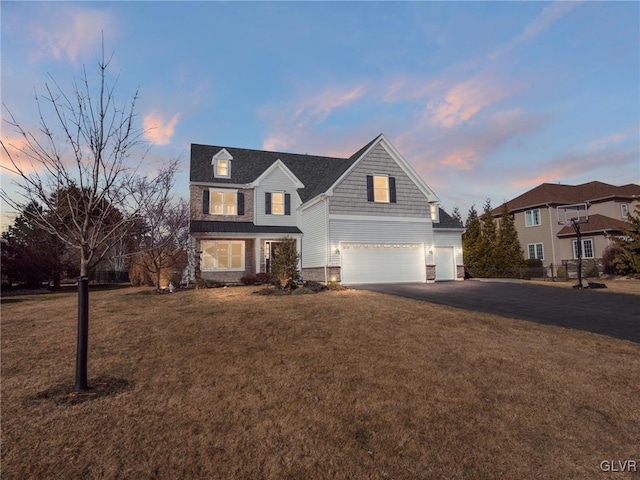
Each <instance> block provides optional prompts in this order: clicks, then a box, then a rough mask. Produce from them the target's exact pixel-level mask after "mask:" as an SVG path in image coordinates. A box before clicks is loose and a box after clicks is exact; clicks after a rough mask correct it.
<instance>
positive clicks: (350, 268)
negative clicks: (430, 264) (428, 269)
mask: <svg viewBox="0 0 640 480" xmlns="http://www.w3.org/2000/svg"><path fill="white" fill-rule="evenodd" d="M340 251H341V254H340V258H341V262H342V269H341V270H340V274H341V277H342V283H345V284H350V283H399V282H424V281H425V279H426V273H425V263H424V247H423V245H421V244H413V243H412V244H399V245H398V244H395V245H394V244H377V243H342V244H341V248H340Z"/></svg>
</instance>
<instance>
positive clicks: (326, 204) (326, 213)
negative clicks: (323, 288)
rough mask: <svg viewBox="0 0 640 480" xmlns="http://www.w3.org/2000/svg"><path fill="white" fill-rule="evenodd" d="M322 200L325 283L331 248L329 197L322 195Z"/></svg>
mask: <svg viewBox="0 0 640 480" xmlns="http://www.w3.org/2000/svg"><path fill="white" fill-rule="evenodd" d="M322 201H323V202H324V231H325V232H326V234H327V241H326V248H325V250H324V283H325V285H328V284H329V276H328V273H327V266H328V265H329V259H330V254H329V249H330V248H331V246H330V243H331V234H330V232H329V199H328V198H327V196H326V195H323V196H322Z"/></svg>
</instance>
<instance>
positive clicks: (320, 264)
mask: <svg viewBox="0 0 640 480" xmlns="http://www.w3.org/2000/svg"><path fill="white" fill-rule="evenodd" d="M190 205H191V222H190V231H191V238H192V245H193V248H194V250H195V252H196V253H197V255H196V256H195V257H196V262H197V264H198V267H199V268H197V269H196V271H197V275H199V276H200V277H201V278H203V279H208V280H213V281H219V282H227V283H237V282H239V281H240V279H241V278H242V277H243V276H245V275H247V274H257V273H260V272H268V271H269V269H270V260H271V258H273V255H274V254H275V248H276V246H277V243H278V241H280V240H281V239H282V238H283V237H287V236H288V237H291V238H293V239H295V240H296V244H297V247H298V252H299V253H300V256H301V260H300V270H301V273H302V276H303V278H304V279H305V280H315V281H321V282H330V281H337V282H342V283H344V284H355V283H382V282H429V281H436V280H456V279H462V278H463V275H464V268H463V266H462V241H461V235H462V231H463V227H462V225H461V224H459V223H458V222H456V221H455V220H453V219H452V218H451V217H450V216H449V215H447V213H446V212H445V211H444V210H442V208H440V200H439V199H438V197H437V196H436V194H435V193H434V192H433V190H432V189H431V188H430V187H429V186H428V185H427V184H426V183H425V181H424V180H423V179H422V178H421V177H420V176H419V175H418V174H417V173H416V172H415V170H414V169H413V168H412V167H411V166H410V165H409V163H407V161H406V160H405V159H404V158H403V157H402V156H401V155H400V153H399V152H398V151H397V150H396V149H395V148H394V147H393V145H392V144H391V143H390V142H389V141H388V140H387V138H386V137H385V136H384V135H382V134H381V135H379V136H378V137H376V138H375V139H374V140H372V141H371V142H369V143H368V144H367V145H365V146H364V147H363V148H361V149H360V150H359V151H357V152H356V153H354V154H353V155H352V156H350V157H349V158H334V157H322V156H314V155H306V154H304V155H302V154H294V153H280V152H267V151H260V150H249V149H243V148H232V147H222V146H212V145H195V144H194V145H192V146H191V172H190Z"/></svg>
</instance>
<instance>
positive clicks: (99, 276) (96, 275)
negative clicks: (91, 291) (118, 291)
mask: <svg viewBox="0 0 640 480" xmlns="http://www.w3.org/2000/svg"><path fill="white" fill-rule="evenodd" d="M87 277H89V283H91V284H92V285H110V284H113V283H129V272H128V271H117V270H93V271H91V272H89V274H88V275H87Z"/></svg>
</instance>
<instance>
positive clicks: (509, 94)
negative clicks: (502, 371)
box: [0, 1, 640, 215]
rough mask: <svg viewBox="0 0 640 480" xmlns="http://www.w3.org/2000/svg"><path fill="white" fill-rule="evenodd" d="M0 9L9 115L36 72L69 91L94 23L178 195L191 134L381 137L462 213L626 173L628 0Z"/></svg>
mask: <svg viewBox="0 0 640 480" xmlns="http://www.w3.org/2000/svg"><path fill="white" fill-rule="evenodd" d="M0 8H1V13H2V33H1V35H2V46H1V49H2V50H1V54H2V71H1V73H2V78H1V80H2V91H1V93H2V102H3V103H4V104H6V106H7V107H8V108H9V109H10V110H11V111H12V112H13V114H14V115H15V116H16V118H17V119H18V120H19V121H21V122H22V123H23V124H25V125H27V126H35V125H36V124H37V117H36V114H37V110H36V108H35V103H34V101H33V96H34V89H36V90H37V91H38V92H42V91H43V84H44V82H45V81H46V80H47V75H48V74H51V75H52V76H53V77H54V78H55V79H56V80H57V81H58V82H59V83H60V84H61V85H62V86H63V88H67V87H68V86H69V85H70V83H71V80H72V78H73V77H74V76H78V75H79V74H80V73H81V72H82V68H83V65H86V67H87V68H88V70H89V71H90V72H92V71H95V68H94V67H95V64H96V60H97V58H98V56H99V51H100V42H101V32H104V37H105V44H106V48H107V50H108V51H111V52H113V54H114V57H113V63H112V67H113V71H114V72H115V73H117V74H119V76H120V78H119V83H118V90H117V92H118V96H119V98H121V99H122V100H123V101H124V100H126V99H128V98H129V97H131V95H132V94H133V93H134V92H135V90H136V89H137V88H138V87H139V88H140V94H141V98H140V101H139V103H138V104H137V113H138V120H139V126H140V127H141V128H145V129H147V133H146V139H147V140H148V141H149V142H151V143H152V144H153V147H152V149H151V153H150V155H149V157H148V158H147V160H146V161H147V162H150V163H155V162H159V161H162V160H164V159H170V158H174V157H178V158H180V159H181V160H182V164H181V165H182V170H181V172H180V174H179V177H178V179H177V180H178V183H177V187H176V189H177V192H178V193H180V194H182V195H184V196H185V197H186V196H187V192H188V163H189V146H190V144H191V143H204V144H215V145H226V146H234V147H244V148H255V149H266V150H276V151H287V152H298V153H310V154H315V155H330V156H349V155H351V154H352V153H354V152H355V151H357V150H358V149H359V148H360V147H361V146H363V145H364V144H366V143H367V142H369V141H370V140H371V139H373V138H374V137H375V136H377V135H378V134H379V133H384V134H385V135H386V136H387V138H388V139H389V140H390V141H391V142H392V143H393V144H394V145H395V146H396V148H397V149H398V150H399V151H400V153H401V154H402V155H403V156H404V157H405V159H406V160H407V161H408V162H409V163H410V164H411V165H412V166H413V168H414V169H415V170H416V171H417V172H418V173H419V174H420V175H421V176H422V177H423V178H424V179H425V181H426V182H427V184H428V185H429V186H430V187H431V188H433V189H434V190H435V191H436V193H437V194H438V196H439V197H440V198H441V199H442V201H443V206H444V207H445V209H447V210H448V211H451V210H452V209H453V207H454V206H458V207H459V208H460V210H461V211H462V213H463V215H466V212H467V211H468V209H469V207H470V206H471V205H472V204H475V205H476V207H477V208H478V209H480V208H481V207H482V204H483V203H484V200H485V199H486V198H487V197H489V198H491V199H492V203H493V205H494V206H497V205H499V204H500V203H501V202H502V201H503V200H505V199H509V198H512V197H514V196H517V195H519V194H521V193H523V192H525V191H527V190H529V189H530V188H533V187H535V186H536V185H539V184H540V183H542V182H560V183H567V184H577V183H583V182H588V181H592V180H600V181H604V182H608V183H612V184H626V183H639V182H640V3H638V2H555V3H548V2H490V3H489V2H449V3H444V2H406V3H405V2H324V3H316V2H297V3H290V2H258V3H254V2H225V3H219V2H72V3H59V2H56V3H51V2H49V3H39V2H9V1H3V2H2V4H1V6H0ZM4 115H5V111H3V116H4ZM1 134H2V139H3V141H4V142H5V143H6V144H10V143H11V142H16V139H15V134H13V132H12V131H11V130H10V129H8V128H7V126H6V125H3V126H2V132H1ZM2 163H3V165H4V164H6V158H3V159H2ZM10 180H11V175H10V174H9V173H7V172H6V170H4V171H2V185H3V188H5V189H8V188H10V185H9V182H10ZM5 210H6V209H5ZM5 213H7V212H6V211H5Z"/></svg>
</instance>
